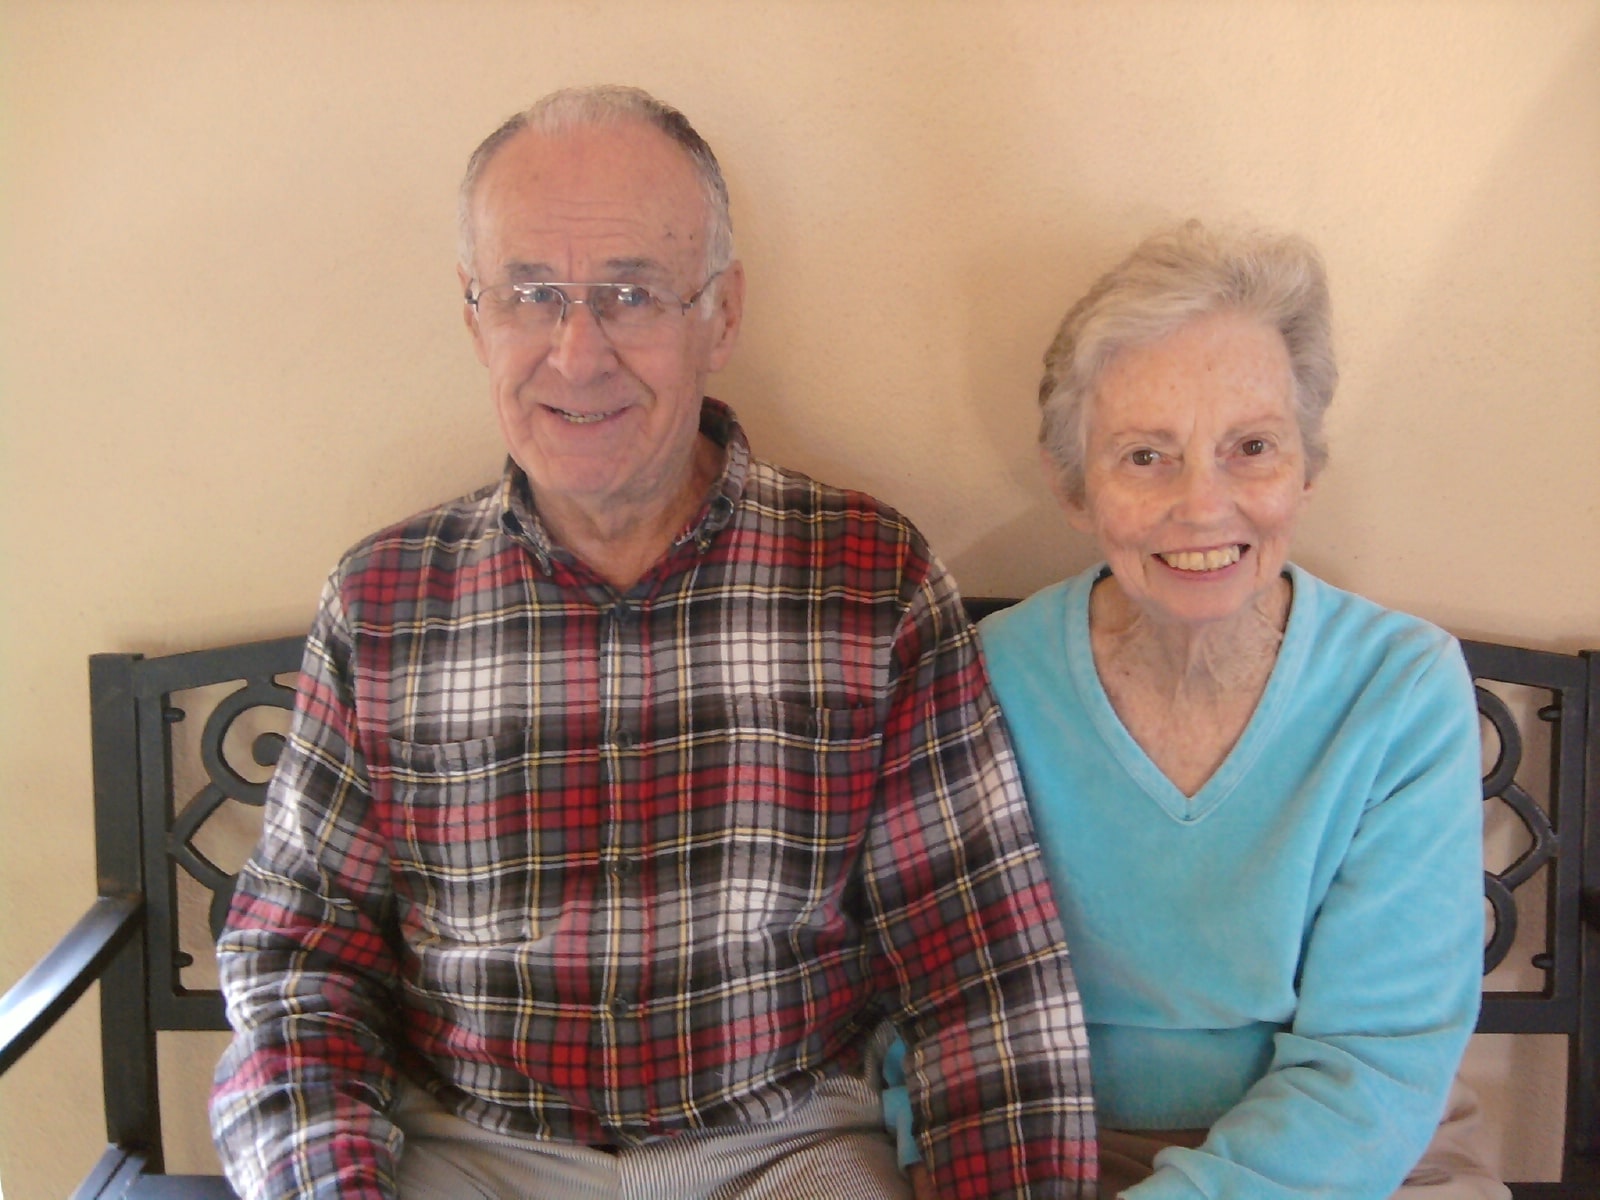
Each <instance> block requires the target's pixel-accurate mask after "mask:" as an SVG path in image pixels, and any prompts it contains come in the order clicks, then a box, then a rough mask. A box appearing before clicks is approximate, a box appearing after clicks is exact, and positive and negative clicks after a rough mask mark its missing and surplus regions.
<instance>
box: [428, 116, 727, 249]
mask: <svg viewBox="0 0 1600 1200" xmlns="http://www.w3.org/2000/svg"><path fill="white" fill-rule="evenodd" d="M626 121H640V122H643V123H644V124H646V125H649V126H650V127H652V128H654V129H659V130H660V131H661V132H662V133H664V134H666V135H667V136H668V137H669V138H671V139H672V140H673V141H674V142H675V143H677V145H678V146H680V147H681V148H682V149H683V152H684V153H685V154H687V155H688V156H689V161H690V162H691V163H692V164H693V165H694V170H695V175H696V176H697V177H698V178H699V180H700V190H701V192H702V193H703V194H704V196H705V201H706V211H707V213H708V214H709V216H710V220H709V225H708V228H707V231H706V273H707V274H708V275H710V274H715V273H716V272H718V271H723V270H726V269H727V267H728V265H729V264H730V263H731V262H733V217H732V215H731V213H730V212H729V207H728V185H727V183H726V182H725V181H724V180H723V178H722V167H721V166H720V165H718V163H717V156H716V155H715V154H713V153H712V152H711V147H710V146H709V145H707V144H706V140H705V139H704V138H703V137H701V136H700V135H699V134H698V133H697V132H695V128H694V126H693V125H691V124H689V118H688V117H686V116H684V115H683V114H682V113H681V112H679V111H678V110H677V109H675V108H673V107H672V106H671V105H670V104H664V103H662V102H661V101H660V100H657V99H656V98H655V97H654V96H652V95H651V94H650V93H649V92H647V91H645V90H643V89H642V88H636V87H622V86H619V85H616V84H598V85H596V86H593V87H574V88H563V89H562V90H560V91H558V92H551V93H550V94H549V95H548V96H545V97H543V98H541V99H539V100H536V101H534V103H533V104H532V105H531V106H530V107H528V108H525V109H523V110H522V111H521V112H519V113H517V114H516V115H515V116H512V117H510V118H508V119H507V120H506V121H505V123H504V124H502V125H501V126H500V128H498V129H496V130H495V131H494V132H493V133H491V134H490V135H489V136H488V137H486V138H484V139H483V141H482V142H481V143H480V144H479V146H478V148H477V149H476V150H474V151H473V152H472V157H471V158H469V159H468V160H467V170H466V174H465V175H463V176H462V178H461V191H460V194H459V196H458V199H457V216H456V223H457V236H458V238H459V247H458V251H457V252H458V254H459V255H460V258H461V266H462V269H463V270H465V271H466V272H467V273H468V274H472V273H473V272H474V271H475V269H476V268H475V265H474V261H473V255H474V252H475V249H476V247H475V245H474V241H475V236H474V235H475V230H474V229H473V225H472V201H473V198H474V197H475V196H476V194H477V191H478V181H479V180H480V179H481V178H482V177H483V172H484V170H485V169H486V168H487V167H488V165H489V163H490V160H492V159H493V158H494V156H495V155H496V154H497V153H498V152H499V151H500V148H501V147H502V146H504V145H505V144H506V143H507V142H509V141H510V140H511V139H512V138H514V137H516V136H517V134H519V133H521V132H522V131H523V130H524V129H532V130H535V131H536V132H538V133H543V134H547V135H551V134H560V133H565V132H567V131H569V130H572V129H577V128H582V127H584V126H593V125H615V124H620V123H623V122H626Z"/></svg>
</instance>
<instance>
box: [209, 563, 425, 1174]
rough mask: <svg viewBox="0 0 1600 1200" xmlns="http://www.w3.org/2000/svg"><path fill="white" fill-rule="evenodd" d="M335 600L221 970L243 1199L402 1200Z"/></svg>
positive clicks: (228, 1162)
mask: <svg viewBox="0 0 1600 1200" xmlns="http://www.w3.org/2000/svg"><path fill="white" fill-rule="evenodd" d="M350 656H351V635H350V632H349V630H348V628H347V626H346V623H345V620H344V614H343V610H342V608H341V605H340V603H339V596H338V592H337V589H336V585H335V584H334V583H332V582H330V584H329V585H328V588H327V589H326V590H325V591H324V593H323V598H322V603H321V605H320V608H319V612H318V615H317V619H316V622H315V624H314V625H313V628H312V631H311V635H310V637H309V639H308V640H307V644H306V654H305V661H304V666H303V669H302V672H301V677H300V687H299V695H298V699H297V701H296V706H295V714H294V718H293V721H292V723H291V726H290V731H289V736H288V738H287V742H286V745H285V747H284V749H283V752H282V754H281V756H280V760H279V763H278V768H277V771H276V773H275V774H274V776H273V778H272V782H271V784H270V786H269V788H268V792H267V801H266V814H265V822H264V827H263V831H262V836H261V841H260V843H259V845H258V846H257V848H256V851H255V853H254V854H253V855H252V857H251V858H250V860H249V861H248V862H247V863H246V864H245V866H244V868H243V869H242V870H241V871H240V873H239V877H238V883H237V885H236V888H235V892H234V897H233V906H232V909H231V911H230V914H229V917H228V922H227V926H226V928H225V930H224V932H223V934H222V937H221V939H220V940H219V942H218V945H217V957H218V966H219V972H220V975H221V983H222V990H223V994H224V996H225V998H226V1000H227V1006H228V1019H229V1022H230V1023H231V1024H232V1026H233V1028H234V1031H235V1032H234V1038H233V1041H232V1043H231V1044H230V1045H229V1047H228V1050H227V1052H226V1053H225V1054H224V1056H223V1058H222V1061H221V1062H220V1063H219V1064H218V1066H217V1072H216V1081H215V1086H214V1089H213V1093H212V1099H211V1124H212V1132H213V1136H214V1137H215V1139H216V1142H217V1147H218V1149H219V1151H220V1153H221V1156H222V1161H223V1166H224V1169H225V1171H226V1173H227V1175H228V1178H229V1180H230V1181H231V1182H232V1184H233V1186H234V1188H235V1189H236V1190H237V1191H238V1192H239V1194H240V1196H241V1197H243V1198H244V1200H265V1198H267V1197H272V1198H273V1200H285V1198H288V1197H306V1198H309V1197H317V1198H319V1200H334V1198H335V1197H340V1198H345V1200H348V1198H350V1197H356V1198H359V1200H375V1198H378V1197H394V1196H396V1195H397V1194H398V1193H397V1191H396V1185H395V1163H396V1160H397V1157H398V1154H399V1148H400V1133H399V1131H398V1129H396V1127H395V1126H393V1125H392V1124H391V1123H390V1122H389V1121H388V1120H386V1119H385V1117H384V1115H383V1114H384V1113H385V1111H386V1110H387V1109H388V1107H389V1106H390V1104H391V1103H392V1101H393V1099H394V1094H395V1088H396V1084H397V1080H398V1074H397V1070H396V1065H395V1061H394V1052H393V1050H392V1049H391V1047H392V1046H393V1044H394V1040H393V1021H392V1014H393V1012H394V1004H393V1000H392V996H393V989H394V985H395V980H396V976H397V968H396V963H395V961H394V955H393V951H392V949H391V943H390V941H389V940H388V939H387V938H386V937H385V935H384V929H385V927H386V924H387V923H388V922H389V921H390V919H391V913H392V902H391V898H390V895H389V874H388V867H387V854H386V851H385V847H384V839H383V838H382V837H381V836H380V834H379V830H378V828H377V823H376V820H375V817H374V813H373V804H372V798H371V795H370V792H369V790H368V785H367V775H366V767H365V760H364V758H363V756H362V753H361V749H360V745H359V741H358V738H357V736H356V733H355V728H356V726H355V717H354V705H353V700H352V690H351V686H350V679H349V670H350V666H349V664H350Z"/></svg>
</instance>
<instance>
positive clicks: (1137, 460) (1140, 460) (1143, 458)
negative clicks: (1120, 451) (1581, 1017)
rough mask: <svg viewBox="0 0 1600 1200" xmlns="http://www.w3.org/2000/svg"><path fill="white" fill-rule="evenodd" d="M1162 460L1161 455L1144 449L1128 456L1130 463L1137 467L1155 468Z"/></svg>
mask: <svg viewBox="0 0 1600 1200" xmlns="http://www.w3.org/2000/svg"><path fill="white" fill-rule="evenodd" d="M1160 458H1161V455H1159V454H1158V453H1156V452H1155V451H1154V450H1149V449H1145V448H1142V447H1141V448H1140V449H1138V450H1135V451H1134V452H1133V453H1131V454H1129V455H1128V461H1129V462H1131V463H1132V464H1133V465H1134V466H1136V467H1153V466H1155V465H1156V463H1157V461H1158V460H1159V459H1160Z"/></svg>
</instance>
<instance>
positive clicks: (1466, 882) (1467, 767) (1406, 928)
mask: <svg viewBox="0 0 1600 1200" xmlns="http://www.w3.org/2000/svg"><path fill="white" fill-rule="evenodd" d="M1387 715H1388V716H1389V717H1390V718H1391V721H1390V723H1389V726H1388V729H1389V732H1388V734H1387V746H1386V749H1385V751H1384V754H1383V760H1382V762H1381V764H1380V766H1379V768H1378V770H1377V772H1376V774H1375V775H1374V776H1373V777H1372V785H1371V788H1372V790H1371V793H1370V794H1369V795H1368V796H1367V797H1366V802H1365V805H1364V809H1363V812H1362V815H1361V818H1360V821H1359V823H1358V826H1357V828H1356V831H1355V834H1354V836H1353V838H1351V840H1350V841H1349V843H1348V845H1347V847H1346V848H1345V852H1344V855H1343V858H1342V860H1341V861H1340V864H1339V866H1338V869H1337V871H1336V872H1335V874H1334V876H1333V881H1332V884H1331V886H1330V888H1329V889H1328V891H1327V894H1326V896H1325V898H1324V900H1323V903H1322V905H1321V907H1320V909H1319V910H1318V912H1317V913H1316V916H1315V918H1314V920H1313V923H1312V926H1311V929H1310V931H1309V935H1308V937H1307V939H1306V943H1305V948H1304V954H1303V958H1302V961H1301V972H1300V978H1299V983H1298V989H1297V995H1298V1000H1297V1007H1296V1011H1295V1014H1294V1018H1293V1020H1292V1021H1291V1023H1290V1024H1289V1026H1288V1028H1286V1029H1285V1030H1283V1031H1282V1032H1280V1033H1279V1034H1277V1035H1276V1038H1275V1041H1274V1048H1273V1056H1272V1061H1271V1066H1270V1068H1269V1069H1268V1071H1267V1073H1266V1074H1265V1075H1264V1076H1263V1077H1262V1078H1261V1079H1260V1080H1259V1081H1258V1082H1257V1083H1256V1084H1255V1085H1254V1086H1253V1087H1251V1088H1250V1090H1249V1091H1248V1092H1247V1093H1246V1094H1245V1096H1244V1098H1243V1099H1242V1100H1241V1101H1240V1102H1239V1104H1237V1105H1236V1106H1235V1107H1234V1108H1233V1109H1231V1110H1230V1111H1229V1112H1227V1113H1226V1114H1224V1115H1223V1116H1222V1117H1221V1119H1219V1120H1218V1121H1217V1122H1216V1123H1215V1124H1214V1125H1213V1126H1212V1128H1211V1131H1210V1135H1209V1136H1208V1138H1207V1139H1206V1141H1205V1143H1204V1144H1203V1145H1201V1146H1200V1147H1199V1148H1198V1149H1193V1150H1191V1149H1183V1148H1176V1147H1175V1148H1171V1149H1167V1150H1164V1151H1162V1152H1161V1154H1159V1155H1158V1156H1157V1157H1156V1160H1155V1161H1156V1167H1157V1170H1156V1172H1155V1173H1154V1175H1152V1177H1151V1178H1150V1179H1149V1180H1147V1181H1145V1182H1143V1183H1141V1184H1138V1185H1137V1186H1135V1187H1133V1188H1130V1189H1128V1190H1127V1191H1126V1192H1125V1193H1123V1194H1124V1195H1125V1196H1126V1197H1127V1198H1128V1200H1179V1198H1183V1200H1190V1198H1194V1197H1209V1198H1212V1200H1221V1198H1223V1197H1240V1198H1243V1197H1249V1198H1251V1200H1277V1198H1280V1197H1305V1196H1327V1197H1339V1198H1341V1200H1384V1198H1386V1197H1388V1196H1389V1195H1390V1194H1391V1193H1392V1192H1393V1191H1394V1189H1395V1188H1397V1187H1398V1186H1399V1185H1400V1183H1401V1182H1402V1180H1403V1179H1404V1177H1405V1175H1406V1173H1407V1172H1408V1171H1409V1170H1410V1168H1411V1167H1412V1166H1414V1165H1415V1163H1416V1161H1417V1159H1418V1157H1419V1156H1420V1155H1421V1153H1422V1151H1423V1150H1424V1149H1425V1148H1426V1146H1427V1143H1428V1141H1429V1139H1430V1137H1431V1136H1432V1134H1433V1131H1434V1129H1435V1128H1436V1126H1437V1123H1438V1121H1439V1118H1440V1115H1441V1112H1442V1110H1443V1106H1444V1101H1445V1097H1446V1093H1447V1092H1448V1089H1449V1086H1450V1082H1451V1079H1452V1078H1453V1076H1454V1073H1455V1071H1456V1068H1457V1066H1458V1064H1459V1061H1460V1058H1461V1054H1462V1052H1463V1050H1464V1049H1465V1046H1466V1042H1467V1039H1468V1037H1469V1036H1470V1035H1471V1032H1472V1029H1473V1025H1474V1023H1475V1020H1476V1015H1477V1009H1478V1000H1479V989H1480V987H1481V971H1482V953H1483V907H1482V896H1481V887H1482V815H1481V803H1480V794H1481V793H1480V777H1479V756H1480V749H1479V741H1478V730H1477V713H1476V705H1475V703H1474V700H1473V692H1472V683H1471V680H1470V678H1469V676H1468V674H1467V671H1466V666H1465V663H1464V661H1463V660H1462V657H1461V653H1460V649H1459V647H1458V645H1457V644H1456V643H1455V642H1454V641H1448V642H1443V643H1442V646H1441V649H1439V650H1438V651H1437V652H1436V653H1435V654H1434V655H1433V657H1432V658H1431V660H1425V662H1424V665H1423V666H1421V667H1420V668H1419V669H1418V670H1417V673H1416V678H1415V682H1414V684H1413V686H1412V687H1411V688H1410V689H1409V691H1408V692H1405V693H1401V694H1399V695H1398V696H1397V698H1396V701H1395V703H1394V704H1393V705H1392V711H1391V712H1390V713H1389V714H1387Z"/></svg>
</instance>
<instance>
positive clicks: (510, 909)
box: [373, 729, 558, 944]
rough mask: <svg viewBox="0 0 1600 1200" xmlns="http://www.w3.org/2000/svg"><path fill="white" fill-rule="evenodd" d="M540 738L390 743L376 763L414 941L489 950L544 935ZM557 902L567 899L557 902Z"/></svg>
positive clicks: (524, 734)
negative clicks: (536, 752) (537, 777)
mask: <svg viewBox="0 0 1600 1200" xmlns="http://www.w3.org/2000/svg"><path fill="white" fill-rule="evenodd" d="M532 743H533V738H532V735H531V734H530V732H529V731H527V730H521V729H518V730H511V731H509V732H505V733H500V734H496V735H494V736H492V737H484V738H475V739H473V740H471V741H466V742H447V743H441V744H427V743H420V742H399V741H392V740H391V741H388V742H387V743H385V746H384V751H385V757H386V759H387V761H386V762H385V763H383V764H382V765H381V767H380V766H379V765H378V764H373V767H374V769H373V783H374V788H375V790H382V791H385V792H387V796H386V799H387V800H388V804H387V805H386V810H387V811H388V812H389V814H390V843H391V855H392V870H393V873H394V879H395V884H396V891H397V892H398V893H399V895H400V897H401V900H402V907H403V916H402V920H403V922H404V923H405V924H406V926H407V927H408V940H412V941H413V942H414V943H415V942H417V941H422V942H430V941H435V942H443V943H446V944H449V943H471V944H484V943H493V942H504V941H523V940H528V939H530V938H532V937H536V936H537V933H538V929H539V927H540V925H541V924H542V921H541V908H543V907H545V906H546V905H547V904H549V902H550V901H551V900H552V899H554V898H551V897H541V895H540V894H539V889H540V886H541V883H542V882H544V881H547V880H548V877H547V876H546V875H545V874H544V873H543V872H541V871H540V870H539V865H540V858H541V855H542V854H543V853H545V852H546V851H547V849H549V848H548V847H545V846H544V845H543V840H542V839H541V838H540V837H539V835H538V831H537V828H536V798H535V796H534V795H533V777H534V772H533V745H532ZM557 903H558V901H557Z"/></svg>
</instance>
